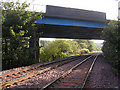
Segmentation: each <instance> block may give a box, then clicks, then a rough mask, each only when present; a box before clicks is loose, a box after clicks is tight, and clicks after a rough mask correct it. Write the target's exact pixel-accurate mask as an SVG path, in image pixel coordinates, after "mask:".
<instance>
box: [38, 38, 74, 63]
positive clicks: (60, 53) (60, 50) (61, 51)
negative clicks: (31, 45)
mask: <svg viewBox="0 0 120 90" xmlns="http://www.w3.org/2000/svg"><path fill="white" fill-rule="evenodd" d="M71 52H73V50H72V47H71V46H70V44H69V43H68V42H67V41H65V40H55V41H52V42H50V43H48V44H47V45H45V47H44V48H43V49H42V51H41V53H40V58H41V62H45V61H52V60H55V59H61V58H65V57H68V56H69V53H71Z"/></svg>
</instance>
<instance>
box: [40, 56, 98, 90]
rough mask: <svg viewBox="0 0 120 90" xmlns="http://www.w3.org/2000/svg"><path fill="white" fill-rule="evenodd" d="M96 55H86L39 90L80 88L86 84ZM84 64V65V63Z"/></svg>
mask: <svg viewBox="0 0 120 90" xmlns="http://www.w3.org/2000/svg"><path fill="white" fill-rule="evenodd" d="M97 58H98V55H95V56H92V57H88V58H86V59H84V60H83V61H81V62H80V63H78V64H76V65H75V66H73V67H72V68H71V69H69V70H68V71H67V72H65V73H64V74H62V75H61V76H60V77H58V78H57V79H55V80H53V81H52V82H50V83H48V84H47V85H45V86H44V87H42V89H41V90H44V89H48V88H81V89H83V88H84V87H85V85H86V82H87V79H88V77H89V75H90V72H91V70H92V68H93V66H94V64H95V61H96V60H97ZM84 64H85V65H84Z"/></svg>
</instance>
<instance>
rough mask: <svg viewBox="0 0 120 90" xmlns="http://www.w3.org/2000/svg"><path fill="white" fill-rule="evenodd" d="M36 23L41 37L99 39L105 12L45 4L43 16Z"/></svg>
mask: <svg viewBox="0 0 120 90" xmlns="http://www.w3.org/2000/svg"><path fill="white" fill-rule="evenodd" d="M36 23H37V25H38V28H39V30H38V31H39V32H40V37H43V38H71V39H101V38H100V35H101V31H102V30H103V28H104V27H105V26H106V14H105V13H103V12H96V11H88V10H82V9H73V8H65V7H57V6H49V5H47V6H46V13H44V18H43V19H39V20H37V21H36Z"/></svg>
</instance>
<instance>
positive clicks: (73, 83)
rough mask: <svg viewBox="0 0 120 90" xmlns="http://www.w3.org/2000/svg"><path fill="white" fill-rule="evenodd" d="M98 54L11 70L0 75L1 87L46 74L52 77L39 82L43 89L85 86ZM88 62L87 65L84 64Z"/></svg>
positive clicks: (11, 86)
mask: <svg viewBox="0 0 120 90" xmlns="http://www.w3.org/2000/svg"><path fill="white" fill-rule="evenodd" d="M97 57H98V55H92V54H91V55H85V56H84V57H83V56H75V57H70V58H66V59H63V60H56V61H53V62H48V63H44V64H40V65H37V66H32V67H29V68H25V69H22V70H18V71H14V72H10V73H7V74H2V75H0V78H1V82H0V84H1V86H0V88H1V89H5V88H13V87H16V86H18V85H19V83H22V82H25V81H29V80H32V78H34V77H37V76H38V77H40V76H42V75H43V76H46V75H47V76H46V77H48V76H49V77H52V78H53V79H51V80H50V81H49V82H46V83H44V82H42V81H41V82H42V84H40V83H39V87H40V88H42V89H47V88H84V86H85V84H86V81H87V78H88V76H89V74H90V72H91V70H92V68H93V66H94V63H95V61H96V60H97ZM84 64H86V65H84ZM58 69H61V70H62V71H61V72H59V74H58V73H57V74H58V75H57V77H54V76H55V75H53V74H51V75H53V76H51V75H50V74H49V73H51V72H53V71H54V70H56V71H57V70H58Z"/></svg>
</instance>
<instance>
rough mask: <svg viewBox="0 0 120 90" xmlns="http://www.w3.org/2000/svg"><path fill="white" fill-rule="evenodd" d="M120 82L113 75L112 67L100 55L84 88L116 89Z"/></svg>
mask: <svg viewBox="0 0 120 90" xmlns="http://www.w3.org/2000/svg"><path fill="white" fill-rule="evenodd" d="M118 86H119V87H120V81H119V79H118V77H117V76H115V74H114V73H113V70H112V67H111V66H110V65H109V64H108V63H107V61H106V59H105V58H104V57H103V56H102V55H101V56H99V58H98V60H97V61H96V63H95V65H94V68H93V70H92V72H91V74H90V76H89V78H88V81H87V85H86V88H118Z"/></svg>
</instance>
